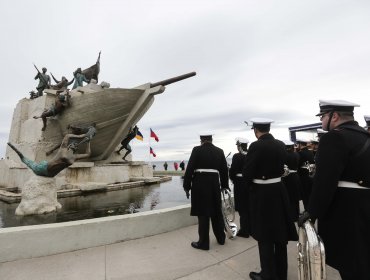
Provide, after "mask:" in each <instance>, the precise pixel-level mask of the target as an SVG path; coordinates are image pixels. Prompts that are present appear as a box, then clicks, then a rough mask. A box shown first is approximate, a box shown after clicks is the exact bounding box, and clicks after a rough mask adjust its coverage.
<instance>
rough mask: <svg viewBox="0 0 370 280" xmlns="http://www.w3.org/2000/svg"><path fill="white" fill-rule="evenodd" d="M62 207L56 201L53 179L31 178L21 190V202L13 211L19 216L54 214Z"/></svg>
mask: <svg viewBox="0 0 370 280" xmlns="http://www.w3.org/2000/svg"><path fill="white" fill-rule="evenodd" d="M61 208H62V206H61V205H60V203H59V202H58V200H57V187H56V184H55V178H49V177H41V176H36V175H35V176H31V178H30V180H28V181H27V182H26V183H25V185H24V186H23V188H22V201H21V203H20V204H19V205H18V207H17V209H16V210H15V214H16V215H19V216H26V215H35V214H36V215H37V214H46V213H51V212H56V211H57V210H58V209H61Z"/></svg>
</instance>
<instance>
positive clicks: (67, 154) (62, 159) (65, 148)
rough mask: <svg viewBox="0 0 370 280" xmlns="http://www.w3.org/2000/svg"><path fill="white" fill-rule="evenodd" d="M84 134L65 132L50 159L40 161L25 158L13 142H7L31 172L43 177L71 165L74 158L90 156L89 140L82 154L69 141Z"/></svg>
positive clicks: (50, 175)
mask: <svg viewBox="0 0 370 280" xmlns="http://www.w3.org/2000/svg"><path fill="white" fill-rule="evenodd" d="M86 136H87V135H86V134H81V135H76V134H67V135H66V136H64V138H63V142H62V144H61V145H60V148H59V150H58V152H57V154H56V155H55V157H54V158H53V159H52V160H50V161H46V160H43V161H40V162H35V161H33V160H30V159H28V158H26V157H25V156H24V155H23V154H22V153H21V152H20V151H19V150H18V149H17V148H16V147H15V146H14V145H13V144H11V143H8V145H9V147H11V148H12V149H13V150H14V151H15V152H16V153H17V154H18V156H19V158H20V159H21V161H22V162H23V163H24V164H26V165H27V166H28V167H29V168H30V169H31V170H32V171H33V173H35V174H36V175H38V176H43V177H54V176H56V175H57V174H58V173H59V172H61V171H62V170H63V169H65V168H67V167H68V166H70V165H72V164H73V163H74V162H75V161H76V160H79V159H83V158H88V157H89V156H90V154H91V150H90V142H89V143H88V144H87V147H86V151H85V153H84V154H77V153H76V152H77V146H76V145H74V144H73V143H71V139H81V138H85V137H86Z"/></svg>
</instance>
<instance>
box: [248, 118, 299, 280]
mask: <svg viewBox="0 0 370 280" xmlns="http://www.w3.org/2000/svg"><path fill="white" fill-rule="evenodd" d="M251 121H252V123H253V125H252V128H253V130H254V134H255V136H256V138H257V139H258V140H257V141H255V142H253V143H252V144H251V145H250V146H249V150H248V154H247V157H246V160H245V164H244V168H243V172H242V174H243V177H244V178H245V180H246V181H247V184H248V185H249V187H250V200H249V201H250V204H251V205H250V217H251V236H252V237H253V238H254V239H255V240H256V241H257V242H258V250H259V256H260V265H261V272H250V274H249V277H250V278H251V279H254V280H260V279H263V280H266V279H269V280H270V279H274V280H275V279H279V280H287V274H288V257H287V243H288V241H289V240H298V236H297V231H296V228H295V225H294V222H293V219H292V218H291V216H290V212H289V209H290V204H289V197H288V193H287V190H286V188H285V186H284V185H283V184H282V182H281V176H282V175H283V173H284V164H285V162H286V160H287V153H286V150H285V145H284V143H283V142H281V141H279V140H276V139H275V138H274V136H272V134H270V133H269V131H270V124H271V123H272V122H273V120H270V119H266V118H253V119H251Z"/></svg>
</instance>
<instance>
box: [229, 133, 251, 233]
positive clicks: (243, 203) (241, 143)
mask: <svg viewBox="0 0 370 280" xmlns="http://www.w3.org/2000/svg"><path fill="white" fill-rule="evenodd" d="M248 143H249V141H248V139H245V138H237V139H236V147H237V149H238V153H236V154H234V156H233V159H232V161H231V166H230V169H229V176H230V180H231V181H232V182H233V184H234V201H235V211H238V213H239V217H240V229H239V231H238V233H237V234H236V235H237V236H240V237H245V238H248V237H249V230H250V224H249V223H250V221H249V188H248V185H247V182H246V181H245V179H244V178H243V175H242V169H243V165H244V161H245V158H246V156H247V152H248Z"/></svg>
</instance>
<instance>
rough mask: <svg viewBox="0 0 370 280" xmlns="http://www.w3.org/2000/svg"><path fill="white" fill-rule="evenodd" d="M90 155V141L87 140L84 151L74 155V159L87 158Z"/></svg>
mask: <svg viewBox="0 0 370 280" xmlns="http://www.w3.org/2000/svg"><path fill="white" fill-rule="evenodd" d="M90 155H91V148H90V142H88V143H87V145H86V153H85V154H78V155H76V160H79V159H82V158H88V157H89V156H90Z"/></svg>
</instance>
